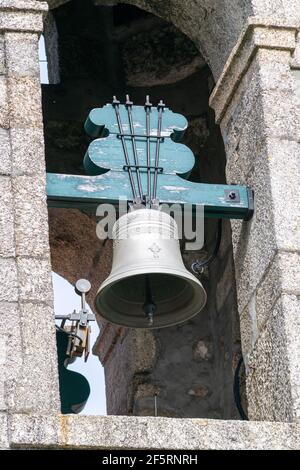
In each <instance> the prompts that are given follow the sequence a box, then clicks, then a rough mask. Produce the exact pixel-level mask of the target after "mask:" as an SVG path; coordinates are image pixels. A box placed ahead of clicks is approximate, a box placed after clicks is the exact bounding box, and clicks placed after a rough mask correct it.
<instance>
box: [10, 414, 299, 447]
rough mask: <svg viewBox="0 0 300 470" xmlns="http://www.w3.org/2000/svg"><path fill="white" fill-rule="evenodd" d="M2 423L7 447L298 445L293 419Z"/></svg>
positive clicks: (34, 418)
mask: <svg viewBox="0 0 300 470" xmlns="http://www.w3.org/2000/svg"><path fill="white" fill-rule="evenodd" d="M8 424H9V433H10V439H11V446H12V447H13V448H47V447H52V448H53V447H58V448H60V449H68V448H69V449H107V450H115V449H118V450H119V449H133V450H136V449H149V450H157V449H162V450H172V449H173V450H175V449H186V450H189V449H190V450H192V449H194V450H198V449H199V450H214V449H215V450H239V449H240V450H242V449H243V450H244V449H253V450H268V449H270V450H271V449H273V450H276V449H278V450H279V449H285V450H292V449H295V450H297V449H299V447H300V441H299V435H300V433H299V425H298V424H293V423H270V422H265V423H261V422H247V421H221V420H204V419H171V418H154V417H152V418H151V417H145V418H142V417H125V416H107V417H104V416H97V417H96V416H72V415H68V416H58V417H56V418H54V417H49V416H48V415H44V416H43V415H34V414H32V415H31V416H28V415H25V414H14V415H12V416H11V417H10V419H9V423H8Z"/></svg>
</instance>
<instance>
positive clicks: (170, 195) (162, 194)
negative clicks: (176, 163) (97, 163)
mask: <svg viewBox="0 0 300 470" xmlns="http://www.w3.org/2000/svg"><path fill="white" fill-rule="evenodd" d="M145 177H146V175H145V174H142V178H143V179H144V178H145ZM160 178H161V179H160V185H159V189H158V198H159V201H160V203H168V204H174V203H178V204H181V205H182V204H192V205H203V206H204V211H205V216H206V217H217V218H219V217H222V218H229V219H244V220H249V219H250V218H251V216H252V213H253V195H252V191H251V190H249V188H247V187H245V186H237V185H222V184H204V183H192V182H190V181H187V180H184V179H182V178H178V176H177V175H160ZM229 191H237V195H238V198H237V201H234V200H230V199H229V198H228V196H227V197H226V195H228V192H229ZM47 196H48V205H49V207H66V208H73V209H82V210H87V211H92V212H94V213H95V211H96V207H97V206H98V205H99V204H103V203H110V204H114V205H115V206H117V205H118V204H119V197H121V198H123V199H127V200H128V201H129V202H131V201H132V194H131V190H130V185H129V182H128V177H127V175H126V172H112V171H109V172H107V173H105V174H104V175H100V176H77V175H63V174H58V173H47Z"/></svg>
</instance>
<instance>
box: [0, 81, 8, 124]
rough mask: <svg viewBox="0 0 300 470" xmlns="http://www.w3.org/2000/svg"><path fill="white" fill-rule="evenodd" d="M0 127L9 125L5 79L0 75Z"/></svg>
mask: <svg viewBox="0 0 300 470" xmlns="http://www.w3.org/2000/svg"><path fill="white" fill-rule="evenodd" d="M0 127H3V128H4V129H7V128H8V127H9V117H8V102H7V80H6V78H5V76H3V75H2V76H0Z"/></svg>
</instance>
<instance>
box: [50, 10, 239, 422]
mask: <svg viewBox="0 0 300 470" xmlns="http://www.w3.org/2000/svg"><path fill="white" fill-rule="evenodd" d="M59 3H60V5H62V4H63V3H67V2H56V4H55V6H57V7H58V6H59ZM74 3H75V2H74ZM97 3H98V4H99V5H103V3H104V2H103V1H99V2H97ZM111 3H116V2H110V4H111ZM126 3H128V4H131V5H135V4H138V2H132V1H130V2H126ZM150 3H151V2H147V5H146V6H147V8H144V10H146V9H147V10H149V8H148V7H149V5H148V4H150ZM107 4H108V2H106V5H107ZM51 5H52V6H54V3H52V4H51ZM139 6H140V5H139ZM144 6H145V5H144ZM66 7H67V9H68V6H67V5H66ZM142 9H143V8H142ZM152 10H153V13H156V16H160V17H164V18H168V19H169V15H167V14H166V12H163V11H157V10H156V8H154V7H153V9H152ZM163 13H164V14H163ZM64 15H66V13H65V12H64ZM101 15H102V13H101ZM64 18H69V17H68V16H64ZM57 19H58V21H59V18H57ZM187 21H188V20H187ZM168 23H170V21H168ZM97 25H98V23H97ZM178 29H179V28H178ZM60 32H61V33H63V29H60ZM71 33H73V29H72V31H71ZM182 36H184V37H185V38H186V36H187V34H185V35H184V34H182ZM189 42H192V41H190V40H189ZM73 44H74V43H72V46H73ZM63 56H64V57H65V55H63ZM203 70H204V69H203ZM72 72H73V71H72ZM206 73H207V76H206V75H205V74H206ZM62 76H63V74H62ZM203 78H204V82H203V83H202V81H201V80H200V81H198V80H196V81H194V82H193V83H192V86H191V87H190V90H195V89H196V88H199V89H201V88H203V89H204V95H203V97H202V98H203V101H205V109H204V108H203V109H202V112H203V114H205V113H206V111H207V110H208V95H209V91H210V87H211V85H212V82H213V77H212V76H211V74H210V72H209V70H208V67H206V72H205V71H204V76H203ZM208 82H209V85H208ZM146 83H147V87H148V82H146ZM178 83H181V81H180V82H178ZM204 83H205V84H204ZM203 84H204V86H203V87H202V85H203ZM68 86H69V84H68V85H67V87H68ZM175 88H176V89H173V96H174V94H178V95H180V92H181V91H180V90H181V89H178V84H177V82H176V85H175ZM174 92H175V93H174ZM51 93H52V91H51V89H50V101H51V102H56V99H55V98H54V97H53V96H51ZM59 93H61V94H62V95H63V93H66V94H68V91H66V89H64V84H63V83H62V87H61V90H60V92H59ZM82 93H83V94H84V92H82ZM99 93H101V90H99V86H98V88H97V99H98V98H99ZM201 93H202V92H201ZM59 96H60V95H58V101H57V103H56V106H57V107H58V108H59V106H61V105H59V99H60V98H59ZM100 96H102V95H100ZM163 97H164V99H166V101H167V102H168V100H167V96H165V95H164V96H163ZM202 98H201V99H202ZM101 99H102V98H100V101H101ZM71 101H72V102H77V98H76V99H75V100H74V99H73V100H70V101H69V102H71ZM79 101H80V97H78V102H79ZM98 101H99V100H98ZM98 101H97V103H98ZM197 103H198V102H197ZM197 103H196V104H195V99H194V93H193V91H190V92H189V101H188V102H187V103H185V109H186V111H188V112H189V111H190V110H191V108H193V109H194V110H195V108H196V107H197V106H198V104H197ZM168 104H170V107H171V108H173V103H172V104H171V102H170V103H169V102H168ZM66 108H68V106H64V107H62V106H61V107H60V109H61V110H62V112H64V110H65V109H66ZM89 109H91V108H89ZM89 109H88V110H87V111H89ZM73 110H74V108H73ZM51 112H52V111H51ZM56 112H57V111H56ZM177 112H180V110H178V109H177ZM182 112H184V111H183V110H182ZM193 112H194V111H193ZM192 114H193V113H192ZM85 118H86V115H84V116H81V117H80V127H82V120H83V119H85ZM206 121H209V122H206ZM206 126H208V127H209V128H210V130H212V131H213V132H216V133H215V134H212V135H211V137H210V138H211V141H213V144H212V146H217V147H218V146H219V149H218V150H217V153H216V154H215V155H212V153H210V156H209V158H207V159H206V160H207V162H206V169H205V171H204V174H202V178H203V181H214V182H222V181H225V175H224V166H225V155H224V149H223V144H222V139H221V136H219V137H218V135H217V134H218V132H219V129H218V128H216V126H215V124H214V118H213V115H212V113H211V111H210V114H209V115H208V114H207V116H206V114H205V117H202V116H201V113H200V115H199V116H198V115H197V119H196V121H193V119H192V122H191V126H190V129H191V132H192V134H193V133H194V134H195V135H197V136H198V137H197V139H198V138H199V140H201V139H206V137H207V127H206ZM71 130H73V129H71ZM63 133H64V136H66V135H67V134H68V132H63ZM45 135H46V156H47V159H48V155H47V145H48V143H47V139H48V132H47V129H46V132H45ZM54 137H57V136H54ZM58 137H59V138H60V137H61V136H60V135H59V136H58ZM190 137H191V136H188V142H186V143H187V144H189V145H190V146H191V147H193V145H194V147H195V148H196V147H197V146H198V142H196V145H195V142H194V144H193V138H190ZM64 138H66V142H63V143H62V145H64V144H65V143H66V147H67V146H68V145H69V142H68V141H67V137H64ZM189 139H190V140H189ZM58 140H59V139H58ZM216 142H218V143H217V144H216ZM221 147H222V148H221ZM72 148H73V147H72ZM85 150H86V146H84V149H81V150H80V152H79V154H80V162H81V161H82V156H83V155H84V152H85ZM193 150H194V149H193ZM194 151H195V150H194ZM218 152H219V153H218ZM63 153H64V152H60V156H61V157H62V159H64V160H66V165H68V164H69V162H68V159H69V157H70V156H71V158H73V157H74V154H72V153H71V152H70V153H67V156H66V157H65V156H64V155H63ZM55 158H56V159H57V158H59V157H58V155H57V154H56V153H55ZM78 161H79V159H78ZM77 163H78V162H75V163H74V168H76V171H75V172H78V170H79V166H78V165H77ZM47 164H48V165H49V160H48V162H47ZM50 164H51V162H50ZM74 168H73V169H74ZM60 170H62V172H64V173H68V169H67V167H65V166H64V162H62V166H61V167H60ZM71 170H72V169H71ZM48 171H50V172H51V171H55V172H56V171H57V170H56V169H53V168H52V167H51V166H50V168H49V167H48ZM218 171H219V174H218V175H216V173H215V174H213V173H214V172H218ZM71 172H72V171H71ZM49 225H50V245H51V255H52V267H53V269H54V271H55V272H57V273H59V274H60V275H62V276H63V277H64V278H66V279H68V280H69V281H70V282H71V283H73V284H74V283H75V281H76V279H77V278H79V277H86V278H88V279H89V280H90V281H91V283H92V286H93V289H92V291H91V293H90V296H89V299H88V300H90V305H91V306H92V299H93V298H94V297H95V294H96V290H97V288H98V286H99V285H100V283H101V282H102V281H103V280H104V279H105V278H106V277H107V275H108V273H109V270H110V265H111V254H112V253H111V246H110V243H109V242H107V243H106V245H105V246H104V247H103V246H101V244H100V242H99V240H98V239H97V237H96V230H95V228H96V220H95V218H93V217H91V216H90V215H88V214H85V213H82V212H79V211H77V210H71V209H68V210H63V209H50V211H49ZM214 235H215V228H214V226H213V225H212V226H211V228H210V232H209V237H208V239H209V240H211V241H212V240H213V237H214ZM222 258H223V259H222V263H221V265H220V266H219V267H220V269H219V271H220V273H218V267H217V268H216V270H215V271H214V272H212V273H211V274H209V273H207V275H206V279H205V280H204V282H205V283H206V286H205V287H206V288H207V289H210V293H209V296H210V299H211V302H210V303H209V306H208V308H207V318H206V320H205V321H204V322H202V320H201V319H200V318H199V319H198V320H196V323H192V324H188V325H185V326H184V327H182V328H181V327H179V328H177V327H175V328H173V329H170V330H169V331H164V332H157V333H156V332H154V333H152V332H147V333H146V334H145V332H142V331H135V330H125V329H120V328H117V327H114V326H112V325H109V324H104V327H103V334H101V336H100V337H99V341H98V343H97V344H96V346H95V349H94V351H95V353H96V354H97V355H99V357H100V359H101V362H102V364H103V365H104V366H105V372H106V388H107V396H108V398H109V399H108V413H109V414H140V415H144V414H151V412H152V408H153V406H152V405H153V394H154V393H155V392H156V391H158V392H159V391H160V392H161V396H160V412H161V413H162V414H163V415H167V416H177V417H184V416H189V417H199V416H205V417H214V418H215V417H216V418H220V417H225V418H234V417H236V414H235V410H234V406H233V400H232V393H231V383H230V379H229V380H227V381H226V377H229V376H230V374H231V373H232V369H231V368H232V366H234V364H233V363H232V361H234V360H235V359H234V357H233V356H234V355H235V354H236V353H239V337H238V331H239V328H235V329H236V331H237V334H236V332H235V331H234V328H232V329H231V330H230V328H231V326H229V327H228V326H226V332H225V335H226V341H225V342H227V344H225V346H224V340H223V338H222V329H223V327H224V325H222V327H221V328H220V329H218V328H216V327H215V326H213V327H212V326H211V324H215V319H216V315H217V312H220V311H221V310H222V309H225V310H226V311H228V312H230V316H231V318H232V320H233V323H234V322H237V320H236V299H235V291H234V287H232V286H234V281H233V265H232V251H231V232H230V226H229V223H227V224H226V229H225V231H224V237H223V243H222ZM191 261H192V260H191V259H189V258H188V257H186V262H187V265H188V264H190V263H191ZM219 274H220V276H219ZM222 276H225V277H226V279H227V281H226V280H225V282H223V283H222V279H221V278H222ZM228 279H229V281H228ZM218 283H220V284H218ZM217 284H218V286H217ZM217 290H218V292H222V293H224V295H223V294H222V299H221V297H220V299H219V301H218V302H217V301H216V298H215V297H216V295H215V292H216V291H217ZM221 317H222V318H225V315H221ZM99 321H100V323H102V322H101V320H99ZM102 324H103V323H102ZM229 324H230V322H228V325H229ZM219 330H220V331H219ZM195 332H197V333H196V336H195ZM145 335H146V336H145ZM176 335H177V336H176ZM174 336H176V338H177V340H178V341H177V340H176V341H175V347H174V346H172V345H174V342H172V341H170V339H171V338H173V337H174ZM185 338H188V341H189V347H188V355H187V356H186V357H185V358H184V360H183V364H181V362H180V361H179V363H178V364H177V365H176V368H174V370H173V372H172V374H173V375H172V377H171V378H170V379H168V383H165V382H164V383H163V384H161V385H157V384H160V383H161V381H162V380H161V378H162V377H163V378H165V377H167V376H168V373H167V371H168V370H171V369H172V367H170V364H169V363H168V361H170V358H171V363H172V360H173V359H172V358H174V357H176V356H178V354H179V353H178V351H179V350H180V354H179V355H180V357H184V355H185V353H184V352H183V351H185V349H186V344H185V341H186V340H185ZM169 345H171V347H169ZM222 348H223V349H222ZM226 348H227V349H226ZM229 348H230V352H228V350H229ZM213 349H215V350H216V351H218V352H216V353H215V357H214V356H213V353H212V351H213ZM177 350H178V351H177ZM219 351H222V352H221V354H223V353H224V358H223V357H222V358H219V354H220V353H219ZM227 353H228V357H229V359H225V354H227ZM162 354H164V355H165V356H167V357H168V358H169V359H167V361H165V362H164V363H159V360H158V359H159V357H161V355H162ZM177 362H178V361H177ZM211 363H213V367H212V368H213V369H214V370H216V373H215V375H216V376H218V383H216V384H214V383H213V382H212V379H211V377H208V376H209V375H211V374H210V373H209V372H208V370H209V369H210V367H211ZM199 364H200V365H199ZM223 364H225V365H224V367H223ZM189 365H191V371H190V372H188V370H189ZM158 366H159V367H158ZM199 368H200V369H201V368H202V369H203V374H204V375H205V376H206V379H207V382H209V383H207V382H206V383H202V382H205V380H206V379H205V380H204V381H203V380H202V382H201V380H200V381H199V380H198V377H197V374H198V371H199ZM181 369H182V370H184V371H185V376H184V377H181V376H182V370H181ZM217 369H218V370H217ZM219 369H220V370H219ZM221 369H222V370H221ZM225 369H226V370H225ZM120 371H122V373H120ZM176 374H177V377H180V380H179V381H180V387H181V392H180V394H181V396H180V399H178V402H177V403H176V405H174V406H173V399H172V398H171V399H170V397H169V395H168V393H169V392H168V391H166V390H164V387H165V388H166V389H167V388H168V387H169V388H170V385H171V386H172V383H176V381H177V380H178V379H177V377H176ZM185 379H187V383H185ZM225 382H226V386H225V387H224V390H225V389H226V391H224V392H223V390H222V383H225ZM214 387H215V389H216V390H217V393H216V394H215V393H214V391H213V388H214ZM171 388H172V393H173V394H174V390H173V389H174V387H171ZM172 393H171V396H172ZM225 395H226V396H225ZM201 400H202V402H203V403H204V404H203V405H200V408H201V411H199V409H198V408H199V401H201ZM224 403H225V405H224ZM177 405H178V406H177ZM175 406H176V407H177V409H176V407H175Z"/></svg>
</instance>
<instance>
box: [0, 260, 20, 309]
mask: <svg viewBox="0 0 300 470" xmlns="http://www.w3.org/2000/svg"><path fill="white" fill-rule="evenodd" d="M0 284H1V286H2V289H1V292H0V301H1V302H2V301H6V300H7V301H8V302H14V301H17V300H18V278H17V267H16V262H15V259H14V258H1V257H0Z"/></svg>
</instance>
